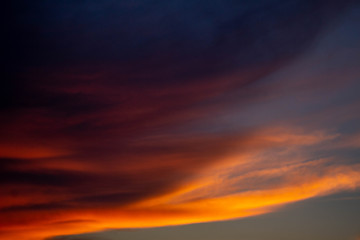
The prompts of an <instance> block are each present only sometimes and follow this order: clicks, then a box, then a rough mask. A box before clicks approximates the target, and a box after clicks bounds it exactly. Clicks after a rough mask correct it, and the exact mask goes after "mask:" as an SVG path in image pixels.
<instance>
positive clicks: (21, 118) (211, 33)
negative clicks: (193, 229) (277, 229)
mask: <svg viewBox="0 0 360 240" xmlns="http://www.w3.org/2000/svg"><path fill="white" fill-rule="evenodd" d="M19 4H20V5H19V6H20V7H19V6H18V7H16V13H17V15H16V17H14V19H12V18H11V20H12V21H13V22H12V26H13V31H16V32H17V33H18V35H16V36H17V39H16V41H13V43H12V44H15V45H16V44H17V45H16V46H12V45H11V46H12V47H13V48H14V51H13V52H12V53H11V54H13V56H12V57H11V58H10V57H9V59H11V61H10V62H11V67H9V68H8V71H7V72H6V74H7V75H9V82H7V83H6V84H5V87H4V89H5V91H6V93H5V94H4V95H3V97H4V99H5V100H6V101H3V103H2V105H1V119H0V167H1V172H0V174H1V175H0V184H1V188H0V194H1V202H0V238H6V239H9V240H12V239H17V240H18V239H20V240H35V239H57V238H56V236H59V235H70V236H68V237H69V238H71V234H78V233H84V232H92V231H100V230H104V229H116V228H126V229H128V228H148V227H159V226H169V225H179V224H190V223H198V222H209V221H222V220H229V219H235V218H241V217H248V216H255V215H260V214H264V213H268V212H271V211H275V210H276V209H278V208H280V207H282V206H284V205H286V204H289V203H292V202H296V201H301V200H305V199H309V198H313V197H318V196H324V195H328V194H332V193H336V192H340V191H350V190H354V189H357V188H358V187H359V186H360V165H359V160H358V158H357V156H358V155H357V152H356V151H357V149H358V147H359V145H358V144H357V143H358V141H357V140H358V138H359V132H360V129H359V128H358V126H357V124H354V121H356V120H357V119H358V118H359V114H357V113H356V112H355V111H353V110H354V109H357V108H358V106H359V98H358V95H357V91H356V90H358V89H359V85H358V84H357V83H356V81H355V80H354V79H357V78H358V77H359V76H360V72H359V70H358V68H356V66H354V65H352V64H348V63H349V62H350V63H351V62H357V60H360V59H359V57H358V56H359V55H358V53H359V52H360V50H359V45H358V44H356V43H355V42H356V41H355V40H356V37H355V36H356V33H358V30H357V32H356V28H355V24H354V22H356V21H354V19H355V20H356V17H355V16H356V13H357V12H356V11H355V10H354V11H350V10H349V9H348V10H347V11H345V10H344V9H346V6H349V5H348V4H351V1H349V2H346V3H344V2H341V3H339V2H338V1H330V3H329V4H326V5H325V4H323V3H322V2H321V1H305V2H304V1H302V2H301V3H299V2H298V1H290V2H288V1H268V2H266V3H265V2H262V1H255V2H254V3H250V2H249V3H246V4H245V3H243V4H237V3H231V2H230V1H221V2H220V1H211V2H209V4H208V5H206V8H204V3H202V2H200V1H195V2H193V3H183V2H180V1H167V2H166V3H165V2H164V3H150V1H142V3H141V4H140V3H139V4H137V3H134V2H127V3H125V2H124V3H118V2H115V1H106V2H104V3H98V2H96V1H85V2H84V3H72V2H68V1H63V2H57V3H40V2H35V3H34V5H32V6H31V7H30V6H28V4H27V3H25V2H22V1H19ZM215 10H216V11H215ZM342 11H344V12H342ZM340 16H342V17H341V18H340ZM339 19H340V20H339ZM45 20H46V21H45ZM128 20H133V21H130V22H129V23H127V24H124V23H125V21H128ZM334 22H335V23H334ZM310 23H311V24H310ZM330 23H332V24H333V25H331V24H330ZM330 26H336V27H334V28H331V27H330ZM349 29H350V30H349ZM175 30H176V31H175ZM354 31H355V32H354ZM340 33H341V34H340ZM26 34H30V36H32V38H31V39H29V40H26V41H25V40H23V39H22V38H23V37H24V35H26ZM339 35H341V36H343V38H341V39H340V40H339V39H338V36H339ZM12 36H15V35H12ZM334 39H335V40H339V41H335V40H334ZM344 45H346V46H352V47H353V49H352V51H348V50H346V49H341V48H340V47H339V46H344ZM15 50H16V51H15ZM22 50H25V51H24V52H22ZM7 54H8V55H10V53H7ZM329 54H330V55H331V56H332V57H329ZM344 56H346V57H344ZM349 59H350V60H349ZM314 64H316V66H318V67H317V68H314V67H312V66H313V65H314ZM339 66H340V67H339ZM335 116H336V117H335Z"/></svg>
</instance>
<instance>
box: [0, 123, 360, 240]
mask: <svg viewBox="0 0 360 240" xmlns="http://www.w3.org/2000/svg"><path fill="white" fill-rule="evenodd" d="M279 131H282V132H283V133H280V132H279ZM272 134H273V136H274V137H273V136H271V135H269V131H263V132H262V134H260V135H258V136H256V137H254V136H253V137H252V139H251V140H249V141H247V143H244V142H242V144H247V148H249V149H250V150H249V151H248V152H243V153H242V154H239V153H234V154H233V155H229V156H227V157H226V158H224V159H222V160H220V161H217V162H215V163H214V164H212V165H211V166H209V167H207V168H203V169H201V171H199V172H198V173H197V176H194V177H193V178H191V179H189V180H188V181H186V182H184V183H182V184H181V185H179V186H178V187H174V188H173V189H171V190H170V191H167V192H165V193H162V194H159V195H158V196H153V197H147V198H144V199H142V200H140V201H135V202H132V203H129V204H126V205H123V206H109V207H107V206H106V205H105V206H101V207H96V206H95V207H89V206H84V207H81V206H77V207H76V208H71V207H70V208H65V209H61V208H60V209H56V208H55V209H48V210H46V209H44V210H42V209H39V210H36V209H34V210H32V209H24V210H21V208H20V209H19V210H15V211H14V212H11V211H9V212H5V214H2V215H1V216H0V221H1V225H0V237H2V238H6V239H8V240H20V239H21V240H37V239H45V238H49V237H52V236H57V235H67V234H79V233H84V232H92V231H100V230H104V229H114V228H149V227H162V226H173V225H182V224H191V223H201V222H210V221H224V220H229V219H236V218H244V217H249V216H256V215H260V214H264V213H269V212H272V211H275V210H276V209H278V208H280V207H282V206H284V205H286V204H289V203H293V202H296V201H301V200H305V199H309V198H313V197H318V196H323V195H328V194H332V193H336V192H339V191H344V190H353V189H356V188H358V187H359V186H360V165H359V164H357V165H350V166H341V165H339V166H336V165H334V166H326V163H327V162H328V160H327V159H319V160H314V161H304V160H302V159H301V158H300V159H296V158H294V159H287V158H288V156H289V155H294V153H295V152H299V151H301V152H304V151H303V150H301V149H302V148H303V147H306V146H308V145H309V144H321V143H323V142H326V141H329V140H332V139H334V138H335V137H334V136H332V135H326V134H324V133H317V134H315V135H307V134H303V133H299V131H294V130H290V129H284V128H282V129H281V130H277V131H276V132H273V133H272ZM275 136H276V137H275ZM256 139H257V140H256ZM255 143H256V144H255ZM269 146H277V147H279V146H280V147H281V149H283V150H282V151H281V152H279V153H277V152H272V150H270V148H269ZM256 149H257V150H256ZM267 154H268V155H269V156H272V158H274V156H275V158H277V160H276V161H275V162H273V163H272V164H270V165H267V161H268V159H267V158H266V155H267ZM303 154H305V153H303ZM174 162H175V163H176V162H178V161H174ZM175 166H176V165H175ZM259 166H262V167H261V168H259ZM319 170H321V171H319ZM91 171H94V169H91ZM235 173H238V175H234V174H235ZM272 177H281V178H282V181H281V182H279V183H278V184H267V183H266V182H267V181H268V179H271V178H272ZM259 179H262V180H261V182H262V183H263V184H264V183H265V185H264V186H261V185H260V186H258V185H257V182H256V181H258V180H259ZM253 181H255V182H253ZM244 185H248V187H251V190H250V189H241V187H243V186H244ZM7 187H8V188H9V191H11V190H10V189H11V188H10V186H7ZM14 187H15V188H14V189H16V186H14ZM17 187H19V186H17ZM239 187H240V189H239ZM23 188H24V190H26V189H27V187H26V185H24V186H23ZM33 190H34V189H31V188H29V189H28V190H26V191H32V192H31V194H28V195H27V197H26V196H25V195H24V196H22V197H20V198H19V197H18V198H16V197H11V195H8V196H7V198H3V202H2V205H3V207H7V208H9V209H11V207H12V206H17V205H23V206H27V205H30V206H31V205H33V204H35V205H36V204H47V203H52V202H54V201H66V200H67V199H69V198H72V197H73V196H72V195H71V194H70V195H69V194H68V195H66V194H65V195H64V193H58V195H48V194H46V191H47V189H46V188H43V189H40V188H39V189H37V193H36V192H34V191H33ZM1 191H2V192H4V189H3V190H1ZM4 193H5V196H6V194H8V193H7V192H6V191H5V192H4ZM75 196H76V195H75ZM35 216H36V217H35Z"/></svg>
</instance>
